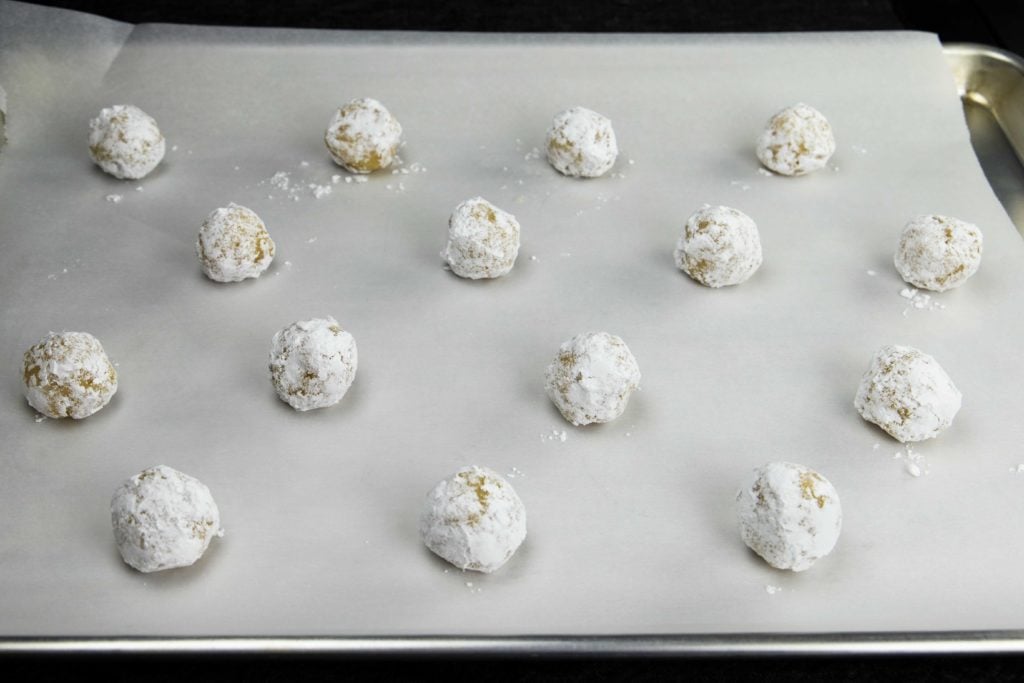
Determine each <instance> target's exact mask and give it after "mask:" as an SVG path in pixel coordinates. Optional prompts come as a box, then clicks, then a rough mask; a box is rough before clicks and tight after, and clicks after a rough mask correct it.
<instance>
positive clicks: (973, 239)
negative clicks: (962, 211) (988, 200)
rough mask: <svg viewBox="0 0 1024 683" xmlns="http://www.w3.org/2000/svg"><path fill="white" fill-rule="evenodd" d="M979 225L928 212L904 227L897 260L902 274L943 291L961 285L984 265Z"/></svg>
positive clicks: (911, 282)
mask: <svg viewBox="0 0 1024 683" xmlns="http://www.w3.org/2000/svg"><path fill="white" fill-rule="evenodd" d="M981 250H982V237H981V230H979V229H978V226H976V225H973V224H971V223H967V222H965V221H962V220H959V219H957V218H951V217H949V216H939V215H937V214H927V215H923V216H917V217H916V218H914V219H912V220H910V221H909V222H908V223H907V224H906V226H905V227H904V228H903V233H902V234H901V235H900V241H899V245H898V246H897V247H896V256H895V258H894V262H895V264H896V270H897V271H899V274H900V277H902V278H903V279H904V280H906V281H907V282H909V283H910V284H912V285H914V286H915V287H921V288H922V289H930V290H932V291H936V292H944V291H946V290H947V289H952V288H954V287H959V286H960V285H962V284H963V283H964V282H965V281H966V280H967V278H969V277H970V276H972V275H974V273H975V272H977V270H978V266H980V265H981Z"/></svg>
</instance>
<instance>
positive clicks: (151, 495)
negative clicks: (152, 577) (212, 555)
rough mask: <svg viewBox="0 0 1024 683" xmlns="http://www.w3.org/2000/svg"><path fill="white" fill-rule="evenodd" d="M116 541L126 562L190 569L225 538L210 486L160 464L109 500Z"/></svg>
mask: <svg viewBox="0 0 1024 683" xmlns="http://www.w3.org/2000/svg"><path fill="white" fill-rule="evenodd" d="M110 522H111V524H112V525H113V527H114V541H115V542H116V543H117V549H118V550H120V551H121V557H122V558H124V561H125V562H126V563H128V564H129V565H131V566H132V567H134V568H135V569H138V570H139V571H140V572H147V573H148V572H156V571H160V570H161V569H173V568H175V567H187V566H189V565H191V564H193V563H195V561H196V560H198V559H199V558H200V557H202V556H203V553H204V552H206V548H207V547H209V545H210V541H211V540H213V537H214V536H223V535H224V530H223V529H221V528H220V512H219V511H218V510H217V503H215V502H214V501H213V496H212V495H210V489H208V488H206V486H205V485H204V484H203V483H202V482H201V481H199V480H198V479H195V478H194V477H190V476H188V475H187V474H183V473H181V472H179V471H177V470H175V469H172V468H170V467H167V466H166V465H160V466H158V467H152V468H150V469H148V470H143V471H142V472H139V473H138V474H136V475H135V476H134V477H132V478H131V479H128V480H127V481H125V482H124V483H123V484H121V485H120V486H119V487H117V490H116V491H114V496H113V497H112V498H111V500H110Z"/></svg>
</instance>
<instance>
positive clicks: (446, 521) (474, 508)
mask: <svg viewBox="0 0 1024 683" xmlns="http://www.w3.org/2000/svg"><path fill="white" fill-rule="evenodd" d="M420 538H422V539H423V543H424V544H425V545H426V546H427V547H428V548H429V549H430V550H431V551H432V552H434V553H436V554H437V555H440V556H441V557H443V558H444V559H445V560H447V561H449V562H451V563H452V564H453V565H455V566H456V567H458V568H459V569H472V570H475V571H479V572H485V573H489V572H493V571H495V570H496V569H499V568H500V567H501V566H502V565H504V564H505V563H506V562H508V560H509V558H511V557H512V554H513V553H515V551H516V549H517V548H518V547H519V546H520V544H522V542H523V539H525V538H526V508H525V507H524V506H523V502H522V501H521V500H520V499H519V496H518V495H516V492H515V490H514V489H513V488H512V485H511V484H509V483H508V482H507V481H505V479H503V478H502V477H501V476H500V475H499V474H497V473H496V472H494V471H492V470H490V469H487V468H486V467H477V466H475V465H474V466H471V467H464V468H462V469H461V470H459V471H458V472H456V473H455V474H453V475H452V476H450V477H448V478H447V479H444V480H442V481H440V482H438V484H437V485H436V486H435V487H434V488H433V489H431V490H430V492H429V493H428V494H427V499H426V501H425V502H424V505H423V512H422V513H421V515H420Z"/></svg>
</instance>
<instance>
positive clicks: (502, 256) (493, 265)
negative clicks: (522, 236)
mask: <svg viewBox="0 0 1024 683" xmlns="http://www.w3.org/2000/svg"><path fill="white" fill-rule="evenodd" d="M518 255H519V222H518V221H517V220H516V217H515V216H513V215H512V214H510V213H508V212H507V211H502V210H501V209H499V208H498V207H496V206H495V205H494V204H491V203H490V202H489V201H487V200H486V199H484V198H483V197H474V198H473V199H467V200H466V201H464V202H462V203H461V204H459V205H458V206H456V207H455V210H454V211H453V212H452V215H451V217H450V218H449V219H448V243H447V244H446V245H445V247H444V250H443V251H442V252H441V258H443V259H444V260H445V262H446V263H447V264H448V267H449V268H451V271H452V272H453V273H455V274H456V275H458V276H459V277H463V278H468V279H472V280H478V279H482V278H496V277H501V276H502V275H506V274H507V273H508V272H509V271H511V270H512V266H514V265H515V262H516V257H517V256H518Z"/></svg>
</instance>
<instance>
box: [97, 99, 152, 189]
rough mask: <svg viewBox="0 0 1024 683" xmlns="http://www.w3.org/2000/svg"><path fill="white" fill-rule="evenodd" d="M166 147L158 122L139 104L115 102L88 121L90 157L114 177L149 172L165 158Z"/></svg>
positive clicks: (135, 177)
mask: <svg viewBox="0 0 1024 683" xmlns="http://www.w3.org/2000/svg"><path fill="white" fill-rule="evenodd" d="M164 147H165V143H164V136H163V135H162V134H161V133H160V129H159V128H158V127H157V125H156V121H154V120H153V117H151V116H150V115H149V114H147V113H146V112H144V111H142V110H141V109H139V108H138V107H136V106H133V105H130V104H116V105H114V106H113V107H107V108H105V109H101V110H100V115H99V116H97V117H96V118H94V119H92V120H91V121H89V156H91V157H92V160H93V161H94V162H96V165H97V166H99V167H100V168H102V169H103V170H104V171H105V172H106V173H109V174H110V175H112V176H114V177H115V178H127V179H131V180H137V179H139V178H143V177H145V176H147V175H149V173H150V171H152V170H153V169H154V168H156V167H157V164H159V163H160V161H161V160H162V159H163V158H164Z"/></svg>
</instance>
